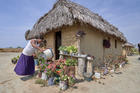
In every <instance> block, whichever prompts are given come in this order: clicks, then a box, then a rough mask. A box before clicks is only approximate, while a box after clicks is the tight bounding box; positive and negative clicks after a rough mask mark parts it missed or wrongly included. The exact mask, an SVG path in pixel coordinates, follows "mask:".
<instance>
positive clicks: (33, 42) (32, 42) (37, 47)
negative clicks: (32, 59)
mask: <svg viewBox="0 0 140 93" xmlns="http://www.w3.org/2000/svg"><path fill="white" fill-rule="evenodd" d="M36 42H37V41H36V40H34V39H33V40H31V45H32V46H33V47H34V48H36V49H38V50H40V51H41V52H43V49H42V48H40V47H39V46H37V45H36V44H35V43H36Z"/></svg>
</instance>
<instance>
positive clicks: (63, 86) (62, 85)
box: [59, 74, 68, 90]
mask: <svg viewBox="0 0 140 93" xmlns="http://www.w3.org/2000/svg"><path fill="white" fill-rule="evenodd" d="M67 82H68V76H67V75H64V74H61V76H60V82H59V88H60V89H61V90H66V89H67V87H68V85H67Z"/></svg>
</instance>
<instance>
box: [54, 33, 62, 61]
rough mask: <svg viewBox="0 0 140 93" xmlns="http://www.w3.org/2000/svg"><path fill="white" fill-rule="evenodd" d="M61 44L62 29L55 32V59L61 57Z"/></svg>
mask: <svg viewBox="0 0 140 93" xmlns="http://www.w3.org/2000/svg"><path fill="white" fill-rule="evenodd" d="M60 46H61V31H59V32H56V33H55V59H59V56H60V55H59V50H58V49H59V47H60Z"/></svg>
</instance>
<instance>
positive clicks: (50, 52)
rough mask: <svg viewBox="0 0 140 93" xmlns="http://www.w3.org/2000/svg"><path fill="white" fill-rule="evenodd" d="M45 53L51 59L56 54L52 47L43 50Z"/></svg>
mask: <svg viewBox="0 0 140 93" xmlns="http://www.w3.org/2000/svg"><path fill="white" fill-rule="evenodd" d="M43 53H44V54H45V56H46V58H47V59H50V58H52V57H53V56H54V55H53V52H52V49H51V48H49V49H46V50H45V51H43Z"/></svg>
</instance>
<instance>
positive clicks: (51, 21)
mask: <svg viewBox="0 0 140 93" xmlns="http://www.w3.org/2000/svg"><path fill="white" fill-rule="evenodd" d="M77 21H78V22H80V23H82V24H88V25H90V26H92V27H94V28H97V29H99V30H101V31H102V32H105V33H108V34H110V35H113V36H116V37H117V38H119V39H121V40H122V41H126V38H125V37H124V35H123V33H121V32H120V31H119V30H118V28H116V27H114V26H113V25H111V24H109V22H107V21H106V20H104V19H103V18H102V17H101V16H99V15H98V14H95V13H93V12H91V11H90V10H89V9H87V8H85V7H83V6H81V5H79V4H76V3H74V2H71V1H69V0H58V1H57V2H56V3H55V4H54V6H53V8H52V9H51V10H50V11H49V12H48V13H46V14H45V15H44V16H42V17H41V18H40V19H39V20H38V21H37V23H36V24H35V25H34V26H33V28H32V30H31V31H28V33H27V34H26V35H25V36H26V39H31V38H34V37H35V36H36V35H39V34H40V33H41V34H42V33H43V34H46V33H48V32H49V31H52V30H53V29H57V28H61V27H63V26H72V25H73V24H74V23H76V22H77Z"/></svg>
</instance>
